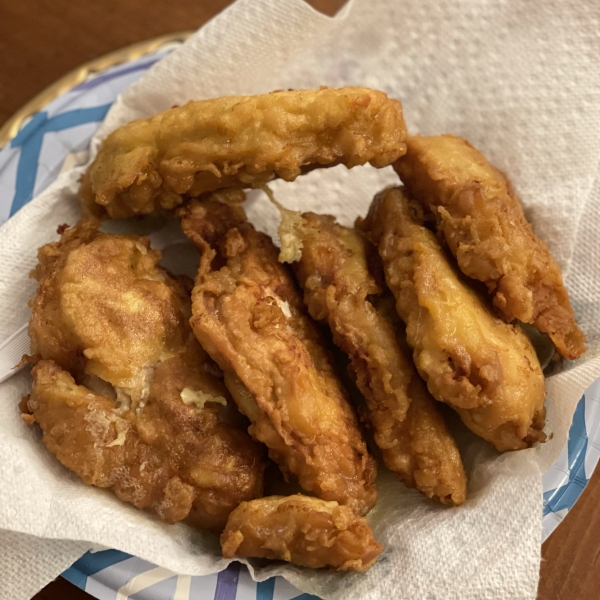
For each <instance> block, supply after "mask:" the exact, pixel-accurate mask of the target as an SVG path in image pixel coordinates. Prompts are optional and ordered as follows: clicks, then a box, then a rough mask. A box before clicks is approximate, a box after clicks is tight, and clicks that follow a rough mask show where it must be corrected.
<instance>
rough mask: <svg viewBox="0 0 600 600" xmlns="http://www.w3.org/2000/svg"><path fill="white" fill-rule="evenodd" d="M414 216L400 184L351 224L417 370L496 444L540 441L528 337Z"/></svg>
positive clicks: (536, 374) (539, 386)
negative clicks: (370, 245)
mask: <svg viewBox="0 0 600 600" xmlns="http://www.w3.org/2000/svg"><path fill="white" fill-rule="evenodd" d="M421 216H422V215H421V209H420V206H419V205H418V204H416V203H414V202H411V201H409V200H408V198H407V197H406V196H405V194H404V192H403V191H402V190H401V189H399V188H396V189H387V190H384V191H383V192H381V193H380V194H378V195H377V196H376V197H375V200H374V201H373V204H372V205H371V208H370V210H369V214H368V216H367V218H366V220H365V221H362V222H360V223H359V224H358V225H359V227H360V228H361V229H362V230H363V231H364V232H366V234H367V235H368V237H369V238H370V239H371V241H373V242H374V243H376V244H377V246H378V248H379V254H380V256H381V258H382V259H383V263H384V269H385V278H386V281H387V284H388V286H389V288H390V290H391V291H392V292H393V294H394V296H395V298H396V310H397V311H398V314H399V316H400V317H401V318H402V320H403V321H404V322H405V323H406V336H407V341H408V344H409V345H410V346H411V347H412V349H413V357H414V360H415V364H416V366H417V369H418V371H419V373H420V374H421V376H422V377H423V378H424V379H425V380H426V381H427V385H428V388H429V391H430V392H431V394H432V395H433V396H434V397H435V398H436V399H437V400H441V401H443V402H447V403H448V404H450V405H451V406H452V407H453V408H455V409H456V411H457V412H458V414H459V415H460V417H461V418H462V420H463V422H464V423H465V424H466V425H467V427H469V428H470V429H471V430H472V431H473V432H475V433H476V434H477V435H479V436H481V437H482V438H484V439H486V440H488V441H490V442H492V443H493V444H494V445H495V446H496V448H497V449H498V450H500V451H503V450H518V449H520V448H527V447H528V446H530V445H531V444H532V443H533V442H535V441H543V440H544V439H545V435H544V434H543V432H542V428H543V426H544V396H545V391H544V377H543V374H542V370H541V368H540V365H539V362H538V359H537V357H536V354H535V351H534V349H533V346H532V345H531V342H530V341H529V339H528V338H527V336H526V335H525V333H524V332H523V330H522V329H521V327H520V326H518V325H509V324H506V323H504V322H503V321H501V320H500V319H497V318H496V317H495V316H494V315H493V314H492V313H491V311H490V310H489V309H488V308H487V307H486V306H485V305H484V304H483V302H482V301H481V299H480V298H479V297H478V296H477V294H476V293H475V292H474V291H473V290H471V289H470V288H469V287H468V286H467V285H466V284H465V283H464V282H463V281H462V280H461V278H460V277H459V275H458V273H457V272H456V270H455V269H454V268H453V266H452V265H451V264H450V263H449V262H448V259H447V257H446V255H445V253H444V252H443V250H442V248H441V247H440V245H439V243H438V242H437V240H436V238H435V236H434V235H433V233H431V232H430V231H429V230H427V229H426V228H425V227H423V226H422V224H421V221H420V218H421Z"/></svg>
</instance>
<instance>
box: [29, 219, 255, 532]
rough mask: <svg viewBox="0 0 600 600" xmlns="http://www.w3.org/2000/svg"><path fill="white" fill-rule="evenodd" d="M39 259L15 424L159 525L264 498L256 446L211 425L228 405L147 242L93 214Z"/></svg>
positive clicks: (217, 526) (185, 301)
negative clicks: (104, 225) (108, 230)
mask: <svg viewBox="0 0 600 600" xmlns="http://www.w3.org/2000/svg"><path fill="white" fill-rule="evenodd" d="M39 257H40V262H39V265H38V267H37V268H36V269H35V270H34V273H33V274H34V275H35V276H36V277H37V279H38V281H39V288H38V292H37V294H36V296H35V297H34V299H33V300H32V303H31V304H32V318H31V321H30V328H29V331H30V335H31V339H32V349H33V352H34V353H35V354H34V357H33V360H34V362H37V361H38V360H40V359H50V360H41V362H38V364H37V366H36V367H35V368H34V370H33V375H34V386H33V391H32V394H31V397H30V398H28V399H25V401H24V402H23V403H22V410H23V413H24V418H25V420H26V421H27V422H30V423H33V422H37V423H38V424H39V425H40V427H41V429H42V431H43V434H44V437H43V439H44V443H45V445H46V446H47V448H48V449H49V450H50V452H52V453H53V454H54V455H55V456H56V457H57V458H58V459H59V460H60V461H61V462H62V463H63V464H64V465H65V466H66V467H67V468H69V469H71V470H72V471H74V472H75V473H76V474H77V475H79V476H80V477H81V478H82V479H83V480H84V482H86V483H88V484H91V485H95V486H98V487H105V488H112V489H113V490H114V492H115V494H116V495H117V496H118V497H119V498H121V499H122V500H125V501H127V502H131V503H133V504H134V505H135V506H136V507H137V508H147V509H149V510H151V511H153V512H155V513H156V514H157V515H158V516H159V517H160V518H161V519H163V520H165V521H167V522H169V523H173V522H175V521H180V520H182V519H187V520H188V522H190V523H192V524H193V525H195V526H198V527H206V528H209V529H214V530H221V529H222V528H223V526H224V525H225V522H226V520H227V516H228V515H229V513H230V512H231V511H232V510H233V509H234V508H235V507H236V506H237V505H238V504H239V503H240V502H242V501H243V500H249V499H252V498H256V497H257V496H260V495H261V494H262V488H263V468H264V465H263V462H262V451H261V448H260V447H259V446H258V445H257V444H256V443H255V442H253V441H252V439H251V438H250V437H249V436H248V435H247V433H246V432H245V431H244V430H243V429H242V428H240V427H235V426H233V425H232V424H228V423H226V422H223V421H224V420H226V419H227V410H235V409H233V402H232V400H231V398H230V396H229V394H228V392H227V389H226V388H225V385H224V383H223V380H222V373H221V371H220V369H219V368H218V366H217V365H216V364H215V363H214V362H213V361H212V360H211V359H210V358H209V356H208V355H207V354H206V352H204V350H203V349H202V347H201V346H200V344H199V343H198V341H197V340H196V338H195V336H194V334H193V332H192V330H191V327H190V326H189V323H188V319H189V316H190V315H191V306H190V298H189V295H188V293H187V291H186V289H185V287H184V285H183V284H182V283H181V282H179V281H178V280H176V279H175V278H173V277H172V276H170V275H169V274H168V273H167V272H166V271H165V270H164V269H162V268H160V267H159V266H158V265H157V263H158V261H159V260H160V253H159V252H157V251H155V250H151V249H150V248H149V247H148V241H147V240H146V239H145V238H140V237H137V236H116V235H108V234H103V233H100V232H98V231H97V230H96V229H95V227H94V225H93V224H91V223H87V224H82V225H80V226H78V227H75V228H72V229H67V230H66V231H64V232H63V235H62V238H61V240H60V241H59V242H56V243H52V244H47V245H46V246H44V247H42V248H41V249H40V251H39ZM76 381H77V382H78V383H79V385H77V383H76ZM228 402H229V409H227V403H228ZM223 405H225V407H224V406H223Z"/></svg>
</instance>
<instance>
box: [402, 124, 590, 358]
mask: <svg viewBox="0 0 600 600" xmlns="http://www.w3.org/2000/svg"><path fill="white" fill-rule="evenodd" d="M395 169H396V171H397V172H398V173H399V175H400V177H401V179H402V181H403V182H404V184H405V185H406V188H407V190H408V191H409V193H410V194H411V196H412V197H414V198H416V199H417V200H418V201H419V202H420V203H421V204H422V205H423V207H425V208H426V209H429V210H431V211H432V212H433V213H434V215H435V218H436V220H437V225H438V228H439V230H440V231H441V233H442V234H443V235H444V237H445V239H446V242H447V244H448V246H449V248H450V250H451V252H452V254H454V256H455V257H456V259H457V261H458V266H459V267H460V269H461V270H462V271H463V273H465V275H468V276H469V277H472V278H474V279H478V280H479V281H483V282H484V283H485V284H486V286H487V288H488V291H489V292H490V294H492V295H493V297H494V300H493V301H494V306H495V307H496V308H497V309H498V310H499V312H500V314H501V315H502V317H503V318H504V320H506V321H507V322H512V321H513V320H515V319H519V320H521V321H523V322H525V323H530V324H531V325H533V326H534V327H536V328H537V329H539V330H540V331H542V332H543V333H547V334H548V335H549V336H550V338H551V339H552V341H553V342H554V345H555V346H556V349H557V350H558V352H559V353H560V354H561V355H562V356H564V357H566V358H570V359H575V358H577V357H579V356H581V355H582V354H583V353H584V352H585V337H584V335H583V333H582V332H581V330H580V329H579V328H578V326H577V323H576V322H575V316H574V314H573V309H572V308H571V305H570V304H569V296H568V294H567V290H566V289H565V287H564V285H563V281H562V275H561V272H560V268H559V266H558V265H557V264H556V262H555V261H554V259H553V258H552V256H551V255H550V250H549V249H548V246H546V244H545V243H544V242H542V241H541V240H540V239H538V238H537V237H536V236H535V235H534V233H533V231H532V230H531V226H530V225H529V223H528V222H527V219H526V218H525V215H524V214H523V209H522V208H521V204H520V202H519V199H518V197H517V195H516V194H515V192H514V190H513V189H512V187H511V185H510V182H509V181H508V179H507V178H506V176H505V175H504V173H502V172H501V171H499V170H498V169H496V168H495V167H493V166H492V165H491V164H490V163H488V162H487V160H486V159H485V157H484V156H483V155H482V154H481V152H479V151H478V150H477V149H475V148H474V147H473V146H471V145H470V144H469V143H468V142H467V141H466V140H463V139H461V138H458V137H455V136H453V135H442V136H433V137H422V136H413V137H410V138H409V139H408V152H407V154H406V155H405V156H404V157H403V158H401V159H400V160H399V161H398V162H397V163H396V164H395Z"/></svg>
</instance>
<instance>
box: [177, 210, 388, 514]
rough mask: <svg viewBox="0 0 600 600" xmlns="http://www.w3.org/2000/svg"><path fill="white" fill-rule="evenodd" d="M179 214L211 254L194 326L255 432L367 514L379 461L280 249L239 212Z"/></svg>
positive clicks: (331, 496)
mask: <svg viewBox="0 0 600 600" xmlns="http://www.w3.org/2000/svg"><path fill="white" fill-rule="evenodd" d="M179 215H180V216H181V218H182V226H183V230H184V232H185V233H186V235H187V236H188V237H189V238H190V239H191V240H192V241H193V242H194V243H195V244H196V245H197V246H198V248H199V249H200V251H201V253H202V258H201V261H200V268H199V271H198V276H197V277H196V282H195V287H194V291H193V294H192V313H193V317H192V319H191V324H192V328H193V330H194V332H195V333H196V336H197V337H198V339H199V340H200V343H201V344H202V345H203V347H204V348H206V350H207V352H208V353H209V354H210V355H211V357H212V358H213V359H214V360H215V361H216V362H217V363H218V364H219V365H220V367H221V368H222V369H223V371H224V372H225V374H226V376H225V383H226V385H227V387H228V388H229V390H230V392H231V394H232V395H233V397H234V399H235V400H236V402H237V403H238V406H239V408H240V410H241V411H242V412H243V413H244V414H245V415H246V416H247V417H248V418H249V419H250V421H251V422H252V425H251V427H250V429H249V431H250V433H251V434H252V436H253V437H255V438H256V439H257V440H259V441H261V442H263V443H264V444H266V445H267V446H268V448H269V456H270V457H271V458H272V459H273V460H274V461H275V462H276V463H277V464H278V465H279V467H280V468H281V470H282V471H283V472H284V474H286V475H287V474H288V473H293V474H294V475H296V476H297V478H298V481H299V483H300V485H301V486H302V488H303V489H305V490H307V491H310V492H313V493H314V494H315V495H317V496H319V497H320V498H323V499H324V500H336V501H337V502H339V503H340V504H344V505H349V506H351V507H352V508H354V509H355V510H356V511H357V512H358V513H360V514H364V513H366V512H367V511H368V510H369V509H370V508H371V507H372V506H373V505H374V504H375V501H376V498H377V491H376V488H375V483H374V482H375V474H376V464H375V461H374V459H373V458H372V457H371V456H370V455H369V453H368V451H367V447H366V444H365V442H364V440H363V438H362V435H361V432H360V429H359V426H358V422H357V419H356V416H355V415H354V412H353V410H352V408H351V406H350V404H349V401H348V397H347V393H346V391H345V390H344V389H343V387H342V385H341V383H340V381H339V379H338V378H337V376H336V374H335V371H334V368H333V366H332V362H331V358H330V356H329V353H328V352H327V351H326V350H325V349H324V346H323V338H322V335H321V332H320V331H319V330H318V328H317V326H316V324H315V323H314V322H313V321H312V320H311V319H310V317H309V316H308V315H307V314H306V312H305V309H304V306H303V305H302V298H301V296H300V293H299V290H298V289H297V287H296V285H295V282H294V280H293V277H292V275H291V273H290V272H289V270H288V268H287V267H286V266H284V265H282V264H280V263H279V262H278V261H277V248H276V247H275V246H274V245H273V242H272V241H271V239H270V238H269V237H268V236H266V235H264V234H262V233H258V232H257V231H256V230H255V229H254V228H253V227H252V225H251V224H250V223H248V222H247V221H246V216H245V214H244V211H243V209H242V208H241V207H239V206H228V205H225V204H221V203H219V202H215V201H214V200H206V201H202V202H198V201H194V202H192V203H191V204H189V205H186V206H185V207H183V208H182V209H180V211H179Z"/></svg>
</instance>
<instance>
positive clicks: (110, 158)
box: [80, 87, 406, 218]
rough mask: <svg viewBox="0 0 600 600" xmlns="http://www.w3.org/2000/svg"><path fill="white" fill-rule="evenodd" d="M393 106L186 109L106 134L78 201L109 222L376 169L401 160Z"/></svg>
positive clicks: (273, 104) (280, 102) (350, 95)
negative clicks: (202, 198)
mask: <svg viewBox="0 0 600 600" xmlns="http://www.w3.org/2000/svg"><path fill="white" fill-rule="evenodd" d="M405 137H406V128H405V124H404V118H403V116H402V107H401V105H400V103H399V102H398V101H397V100H392V99H390V98H388V97H387V96H386V95H385V94H384V93H382V92H378V91H375V90H371V89H368V88H360V87H347V88H340V89H327V88H323V89H319V90H300V91H286V92H283V91H280V92H273V93H271V94H264V95H260V96H230V97H225V98H216V99H213V100H202V101H197V102H189V103H188V104H186V105H185V106H180V107H175V108H172V109H170V110H167V111H165V112H162V113H159V114H157V115H155V116H154V117H151V118H149V119H141V120H138V121H133V122H132V123H129V124H127V125H125V126H123V127H121V128H119V129H117V130H116V131H114V132H113V133H111V134H110V135H109V136H108V137H107V138H106V140H105V141H104V143H103V144H102V147H101V148H100V151H99V153H98V156H97V157H96V159H95V160H94V162H93V163H92V165H91V166H90V167H89V169H88V170H87V172H86V173H85V175H84V177H83V180H82V185H81V190H80V198H81V199H82V201H83V203H84V205H85V206H86V207H87V208H88V209H89V210H90V211H91V212H92V213H93V214H95V213H97V212H98V210H97V209H98V208H99V207H104V209H105V211H106V212H107V213H108V214H109V215H110V216H111V217H113V218H121V217H126V216H130V215H135V214H144V213H149V212H152V211H154V210H157V209H172V208H175V207H176V206H178V205H179V204H181V202H182V198H181V195H182V194H186V195H187V196H191V197H197V196H199V195H200V194H202V193H204V192H207V191H212V190H217V189H223V188H228V187H257V186H258V185H260V184H263V183H265V182H267V181H269V180H270V179H273V178H274V177H280V178H282V179H285V180H286V181H293V180H294V179H296V177H298V175H300V174H301V173H302V172H303V171H304V170H307V169H311V168H314V167H320V166H321V167H325V166H332V165H337V164H343V165H345V166H346V167H348V168H351V167H354V166H356V165H363V164H365V163H367V162H368V163H371V164H372V165H373V166H375V167H384V166H387V165H389V164H391V163H393V162H394V161H395V160H396V159H398V158H399V157H400V156H402V155H403V154H404V152H406V145H405V143H404V140H405Z"/></svg>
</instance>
